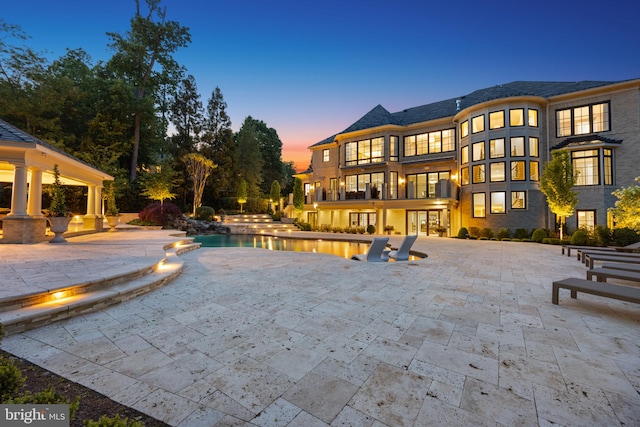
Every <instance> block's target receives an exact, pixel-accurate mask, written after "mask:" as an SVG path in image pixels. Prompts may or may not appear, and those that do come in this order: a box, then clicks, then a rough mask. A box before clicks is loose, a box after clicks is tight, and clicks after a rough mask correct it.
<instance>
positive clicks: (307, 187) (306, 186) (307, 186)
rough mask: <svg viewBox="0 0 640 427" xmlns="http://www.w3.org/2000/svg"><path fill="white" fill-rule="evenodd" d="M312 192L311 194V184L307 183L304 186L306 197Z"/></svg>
mask: <svg viewBox="0 0 640 427" xmlns="http://www.w3.org/2000/svg"><path fill="white" fill-rule="evenodd" d="M310 192H311V184H309V183H308V182H305V184H304V195H305V196H308V195H309V193H310Z"/></svg>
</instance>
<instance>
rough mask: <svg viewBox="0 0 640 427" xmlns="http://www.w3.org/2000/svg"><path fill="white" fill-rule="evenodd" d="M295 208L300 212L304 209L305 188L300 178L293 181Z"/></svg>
mask: <svg viewBox="0 0 640 427" xmlns="http://www.w3.org/2000/svg"><path fill="white" fill-rule="evenodd" d="M293 208H294V209H295V210H296V212H297V213H298V214H300V213H301V212H302V211H303V210H304V190H303V188H302V180H301V179H300V178H296V179H295V181H294V182H293Z"/></svg>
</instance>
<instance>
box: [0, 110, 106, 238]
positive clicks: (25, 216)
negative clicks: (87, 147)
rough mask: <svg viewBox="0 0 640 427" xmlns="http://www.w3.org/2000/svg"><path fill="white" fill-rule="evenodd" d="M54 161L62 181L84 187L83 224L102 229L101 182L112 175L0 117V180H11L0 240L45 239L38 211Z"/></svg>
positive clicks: (84, 226) (0, 216)
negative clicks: (85, 203) (85, 189)
mask: <svg viewBox="0 0 640 427" xmlns="http://www.w3.org/2000/svg"><path fill="white" fill-rule="evenodd" d="M56 164H57V165H58V169H59V171H60V180H61V182H62V184H63V185H79V186H86V187H87V209H86V214H85V215H83V217H82V219H83V228H84V229H87V230H96V231H100V230H102V221H103V219H102V215H101V213H102V212H101V211H102V210H101V206H102V197H101V192H102V183H103V181H105V180H108V181H111V180H113V177H112V176H111V175H108V174H106V173H104V172H102V171H100V170H98V169H95V168H94V167H92V166H90V165H89V164H87V163H85V162H83V161H81V160H78V159H76V158H75V157H73V156H71V155H69V154H67V153H65V152H63V151H61V150H59V149H57V148H55V147H54V146H52V145H51V144H48V143H46V142H44V141H42V140H40V139H38V138H35V137H33V136H31V135H29V134H27V133H25V132H23V131H21V130H20V129H18V128H16V127H15V126H12V125H10V124H9V123H7V122H5V121H3V120H0V183H11V184H12V191H11V209H10V211H9V213H8V214H6V215H5V216H2V215H0V220H1V221H2V238H1V239H0V243H36V242H41V241H44V240H47V239H48V238H49V237H50V236H49V237H48V236H47V235H46V230H47V220H46V218H45V217H44V215H43V214H42V185H43V184H51V183H53V180H54V178H53V169H54V165H56Z"/></svg>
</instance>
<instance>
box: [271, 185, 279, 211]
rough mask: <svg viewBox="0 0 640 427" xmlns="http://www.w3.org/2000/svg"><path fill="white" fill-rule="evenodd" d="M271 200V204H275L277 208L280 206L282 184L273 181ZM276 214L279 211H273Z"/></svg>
mask: <svg viewBox="0 0 640 427" xmlns="http://www.w3.org/2000/svg"><path fill="white" fill-rule="evenodd" d="M269 199H270V200H271V203H275V205H276V206H280V183H279V182H278V181H273V182H272V183H271V191H270V192H269ZM273 210H274V212H275V211H276V210H277V208H276V209H273Z"/></svg>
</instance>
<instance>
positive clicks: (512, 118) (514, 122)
mask: <svg viewBox="0 0 640 427" xmlns="http://www.w3.org/2000/svg"><path fill="white" fill-rule="evenodd" d="M509 126H524V108H516V109H513V110H509Z"/></svg>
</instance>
